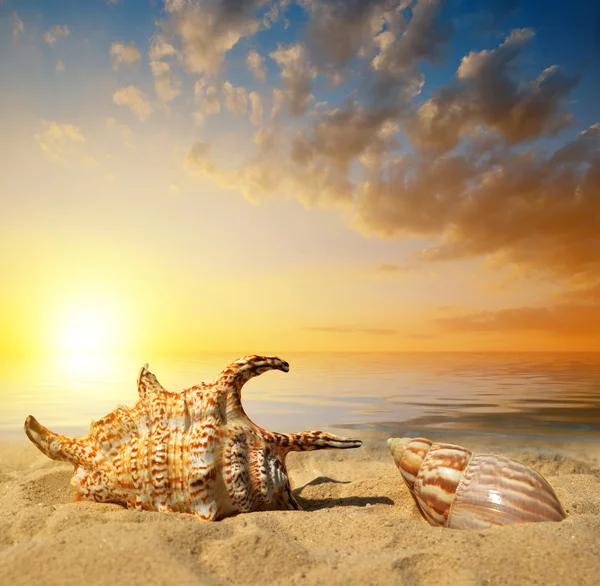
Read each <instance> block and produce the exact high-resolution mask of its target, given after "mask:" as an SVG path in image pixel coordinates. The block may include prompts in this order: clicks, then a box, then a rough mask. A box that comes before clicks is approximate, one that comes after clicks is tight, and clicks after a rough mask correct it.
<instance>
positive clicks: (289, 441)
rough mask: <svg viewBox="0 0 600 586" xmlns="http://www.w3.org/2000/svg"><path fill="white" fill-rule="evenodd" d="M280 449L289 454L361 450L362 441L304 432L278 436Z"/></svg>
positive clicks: (320, 432) (330, 434)
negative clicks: (314, 451)
mask: <svg viewBox="0 0 600 586" xmlns="http://www.w3.org/2000/svg"><path fill="white" fill-rule="evenodd" d="M276 435H277V436H278V437H277V439H278V442H277V443H278V444H279V446H280V447H283V448H287V451H288V452H308V451H313V450H329V449H338V450H347V449H349V448H359V447H360V446H361V445H362V441H361V440H356V439H349V438H346V437H339V436H337V435H333V434H332V433H327V432H325V431H302V432H300V433H291V434H283V433H279V434H276Z"/></svg>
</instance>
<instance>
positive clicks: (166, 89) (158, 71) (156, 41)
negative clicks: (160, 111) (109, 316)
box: [148, 35, 181, 102]
mask: <svg viewBox="0 0 600 586" xmlns="http://www.w3.org/2000/svg"><path fill="white" fill-rule="evenodd" d="M176 56H177V51H176V50H175V47H173V45H171V44H170V43H168V42H167V41H166V40H165V39H164V38H163V37H162V36H161V35H154V36H153V37H152V39H151V42H150V51H149V53H148V57H149V62H150V71H151V72H152V75H153V76H154V91H155V93H156V95H157V96H158V98H159V99H160V100H161V101H162V102H170V101H171V100H173V99H174V98H176V97H177V96H178V95H179V94H180V93H181V82H180V81H179V80H178V79H175V78H174V77H173V74H172V71H171V64H170V63H168V62H167V61H165V59H167V58H170V57H176Z"/></svg>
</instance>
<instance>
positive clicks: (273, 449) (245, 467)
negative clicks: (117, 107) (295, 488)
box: [25, 355, 362, 521]
mask: <svg viewBox="0 0 600 586" xmlns="http://www.w3.org/2000/svg"><path fill="white" fill-rule="evenodd" d="M273 369H277V370H282V371H283V372H287V371H288V370H289V365H288V363H287V362H285V361H284V360H281V359H279V358H276V357H274V356H273V357H271V356H256V355H252V356H246V357H245V358H241V359H240V360H236V361H235V362H233V363H232V364H230V365H229V366H228V367H227V368H226V369H225V370H224V371H223V372H222V373H221V374H220V375H219V376H218V377H217V378H216V379H215V380H214V381H208V382H207V381H205V382H202V383H201V384H199V385H196V386H193V387H191V388H189V389H186V390H185V391H183V392H181V393H169V392H167V391H166V390H165V389H164V388H163V387H162V386H161V385H160V383H159V382H158V381H157V380H156V377H155V376H154V375H153V374H152V373H151V372H149V371H148V365H145V366H144V367H143V368H142V370H141V372H140V375H139V378H138V393H139V397H140V398H139V401H138V402H137V404H136V406H135V407H134V408H133V409H127V408H124V407H120V408H118V409H115V410H114V411H113V412H112V413H109V414H108V415H106V416H105V417H103V418H102V419H100V420H99V421H96V422H92V424H91V425H90V430H89V435H87V436H86V437H83V438H68V437H65V436H63V435H59V434H56V433H53V432H51V431H50V430H48V429H46V428H45V427H43V426H42V425H40V424H39V423H38V422H37V421H36V420H35V419H34V418H33V417H32V416H31V415H30V416H29V417H28V418H27V420H26V421H25V433H26V434H27V436H28V437H29V439H30V440H31V441H32V442H33V443H34V444H35V445H36V446H37V447H38V448H39V449H40V450H41V451H42V452H43V453H44V454H46V455H47V456H48V457H50V458H52V459H53V460H63V461H66V462H71V463H72V464H73V465H74V467H75V474H74V476H73V478H72V480H71V484H72V485H73V486H74V488H75V497H74V500H82V499H87V500H93V501H98V502H112V503H120V504H123V505H126V506H127V507H129V508H135V509H145V510H148V511H174V512H183V513H192V514H195V515H196V516H197V517H199V518H200V519H203V520H208V521H215V520H217V519H221V518H223V517H226V516H228V515H233V514H235V513H242V512H250V511H259V510H267V509H298V508H300V507H299V506H298V503H297V502H296V500H295V499H294V497H293V496H292V492H291V490H290V484H289V480H288V475H287V471H286V467H285V457H286V455H287V454H288V452H290V451H304V450H320V449H324V448H357V447H359V446H360V445H361V443H362V442H361V441H360V440H353V439H346V438H341V437H338V436H335V435H332V434H329V433H325V432H321V431H304V432H301V433H297V434H285V433H274V432H270V431H267V430H265V429H262V428H261V427H259V426H258V425H255V424H254V423H253V422H252V421H250V419H249V418H248V416H247V415H246V413H245V412H244V409H243V407H242V403H241V389H242V386H243V385H244V383H246V382H247V381H248V380H249V379H251V378H252V377H254V376H257V375H259V374H262V373H263V372H266V371H267V370H273Z"/></svg>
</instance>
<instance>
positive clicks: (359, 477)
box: [0, 433, 600, 586]
mask: <svg viewBox="0 0 600 586" xmlns="http://www.w3.org/2000/svg"><path fill="white" fill-rule="evenodd" d="M346 435H352V436H353V437H361V438H362V439H364V440H365V445H364V446H363V447H362V448H360V449H357V450H345V451H323V452H312V453H304V454H291V455H290V456H289V457H288V468H289V472H290V478H291V482H292V487H293V489H294V493H295V495H296V497H297V498H298V500H299V502H300V503H301V505H302V506H303V507H304V509H305V510H303V511H273V512H258V513H251V514H244V515H238V516H236V517H232V518H228V519H225V520H223V521H220V522H216V523H206V522H201V521H199V520H197V519H196V518H194V517H192V516H190V515H183V514H172V513H169V514H165V513H149V512H141V511H129V510H126V509H124V508H122V507H120V506H117V505H107V504H98V503H93V502H78V503H72V502H71V496H72V489H71V487H70V485H69V480H70V478H71V475H72V471H73V470H72V466H70V465H69V464H65V463H57V462H53V461H51V460H49V459H48V458H46V457H45V456H44V455H42V454H41V453H40V452H38V451H37V450H36V448H35V447H34V446H33V445H31V444H30V443H29V442H28V441H27V440H26V438H23V439H22V440H21V439H19V440H15V439H13V440H5V441H2V443H1V445H0V583H1V584H2V585H10V586H16V585H19V584H28V585H31V584H36V583H43V584H44V585H46V586H50V585H53V584H86V585H87V586H91V585H96V584H98V585H106V586H109V585H110V586H114V585H116V584H128V585H131V586H133V585H136V584H140V585H141V584H144V585H147V584H176V585H177V586H183V585H187V584H328V585H335V584H340V585H341V584H344V585H346V584H406V585H411V586H412V585H429V584H431V585H437V586H442V585H445V584H447V585H461V584H465V585H471V584H472V585H490V586H491V585H496V584H561V585H565V584H566V585H568V584H573V585H575V584H577V585H587V584H589V585H592V584H599V583H600V472H599V467H600V444H599V443H597V442H596V443H595V442H580V443H573V444H566V443H565V444H557V445H555V446H553V448H552V449H549V448H548V447H540V446H537V445H534V444H533V443H531V442H526V443H527V444H528V445H527V447H526V448H524V447H523V446H520V447H516V446H507V445H500V444H498V442H497V441H496V440H493V439H491V440H487V441H486V443H485V444H482V442H481V441H480V440H474V439H473V438H468V439H463V440H462V441H461V442H460V443H462V444H463V445H467V447H469V448H480V449H479V450H478V451H487V452H489V451H494V452H497V453H503V454H505V455H509V456H512V457H515V458H517V459H519V460H521V461H523V462H525V463H526V464H528V465H530V466H533V467H534V468H536V469H537V470H538V471H540V472H541V473H542V474H543V475H544V476H545V477H546V478H547V479H548V481H549V482H550V483H551V484H552V486H553V487H554V489H555V491H556V493H557V495H558V497H559V499H560V500H561V502H562V503H563V507H564V509H565V511H566V512H567V513H568V517H567V519H566V520H565V521H564V522H562V523H537V524H529V525H519V526H515V525H513V526H510V527H501V528H492V529H487V530H484V531H481V530H478V531H477V530H469V531H457V530H449V529H441V528H434V527H430V526H429V525H428V524H427V523H426V522H425V521H423V519H422V518H421V517H420V515H419V513H418V511H417V509H416V507H415V504H414V502H413V500H412V498H411V497H410V496H409V493H408V490H407V489H406V488H405V486H404V483H403V482H402V479H401V477H400V474H399V472H398V471H397V469H396V467H395V465H394V463H393V461H392V459H391V456H390V455H389V452H388V450H387V447H386V445H385V437H384V436H377V435H376V434H371V435H368V434H367V433H358V434H354V433H353V434H349V433H348V434H346ZM432 439H437V438H432ZM444 439H446V440H447V441H457V439H458V438H457V437H456V436H455V435H447V436H444ZM480 444H481V445H480Z"/></svg>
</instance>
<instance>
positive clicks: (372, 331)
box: [304, 325, 398, 336]
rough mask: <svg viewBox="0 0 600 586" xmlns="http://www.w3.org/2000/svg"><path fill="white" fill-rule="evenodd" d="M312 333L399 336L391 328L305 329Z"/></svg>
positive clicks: (313, 327) (341, 327) (322, 327)
mask: <svg viewBox="0 0 600 586" xmlns="http://www.w3.org/2000/svg"><path fill="white" fill-rule="evenodd" d="M304 329H305V330H307V331H310V332H321V333H324V334H366V335H370V336H391V335H393V334H397V333H398V332H397V331H396V330H393V329H390V328H361V327H356V326H343V325H342V326H308V327H305V328H304Z"/></svg>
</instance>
